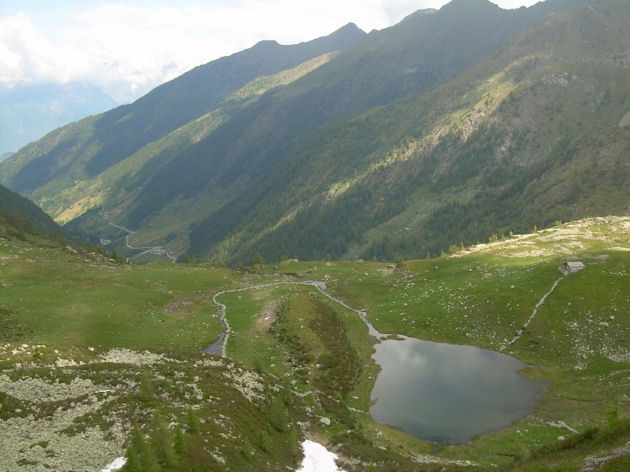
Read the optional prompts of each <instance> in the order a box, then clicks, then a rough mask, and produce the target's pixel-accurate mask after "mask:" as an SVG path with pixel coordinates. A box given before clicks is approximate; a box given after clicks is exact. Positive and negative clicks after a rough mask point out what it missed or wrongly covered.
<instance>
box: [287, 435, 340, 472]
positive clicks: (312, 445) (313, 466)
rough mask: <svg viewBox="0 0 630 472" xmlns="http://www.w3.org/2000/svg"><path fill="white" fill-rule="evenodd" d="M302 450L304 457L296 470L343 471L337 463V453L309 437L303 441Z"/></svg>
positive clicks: (313, 471) (315, 471)
mask: <svg viewBox="0 0 630 472" xmlns="http://www.w3.org/2000/svg"><path fill="white" fill-rule="evenodd" d="M302 450H303V451H304V459H303V460H302V466H301V467H300V468H299V469H298V470H297V471H296V472H343V471H342V470H341V469H339V468H338V467H337V464H336V463H335V459H337V454H334V453H332V452H330V451H329V450H328V449H326V448H325V447H324V446H322V445H321V444H319V443H316V442H314V441H310V440H308V439H307V440H306V441H304V442H303V443H302Z"/></svg>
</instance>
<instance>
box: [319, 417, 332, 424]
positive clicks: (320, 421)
mask: <svg viewBox="0 0 630 472" xmlns="http://www.w3.org/2000/svg"><path fill="white" fill-rule="evenodd" d="M319 424H320V425H322V426H330V425H331V424H332V422H331V421H330V418H326V417H325V416H322V417H321V418H320V419H319Z"/></svg>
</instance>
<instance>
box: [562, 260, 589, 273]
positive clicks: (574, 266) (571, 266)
mask: <svg viewBox="0 0 630 472" xmlns="http://www.w3.org/2000/svg"><path fill="white" fill-rule="evenodd" d="M585 267H586V266H585V265H584V263H583V262H580V261H575V262H565V263H564V265H563V266H562V268H561V269H560V270H561V271H562V273H563V274H564V275H567V274H571V273H573V272H579V271H581V270H582V269H584V268H585Z"/></svg>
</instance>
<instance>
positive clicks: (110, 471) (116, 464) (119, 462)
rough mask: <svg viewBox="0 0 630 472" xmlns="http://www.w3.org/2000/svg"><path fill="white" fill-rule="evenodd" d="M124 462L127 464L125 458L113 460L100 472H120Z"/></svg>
mask: <svg viewBox="0 0 630 472" xmlns="http://www.w3.org/2000/svg"><path fill="white" fill-rule="evenodd" d="M125 462H127V459H126V458H124V457H118V458H117V459H114V460H113V462H112V463H111V464H108V465H106V466H105V468H104V469H101V472H114V471H115V470H120V469H122V468H123V466H124V465H125Z"/></svg>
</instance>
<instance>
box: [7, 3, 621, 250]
mask: <svg viewBox="0 0 630 472" xmlns="http://www.w3.org/2000/svg"><path fill="white" fill-rule="evenodd" d="M585 3H592V2H589V1H578V2H573V1H571V2H567V1H563V0H548V1H547V2H544V3H540V4H537V5H536V6H534V7H530V8H528V9H525V8H521V9H519V10H515V11H506V10H501V9H499V8H498V7H496V6H495V5H493V4H491V3H490V2H488V1H486V0H467V1H465V0H455V1H454V2H452V3H451V4H449V5H447V6H445V7H443V8H442V9H441V10H439V11H437V12H432V11H423V12H418V13H416V14H414V15H411V16H410V17H408V18H407V19H405V20H404V21H403V22H401V23H400V24H399V25H397V26H395V27H392V28H389V29H387V30H384V31H380V32H373V33H371V34H370V35H369V37H368V38H367V39H364V38H363V36H361V33H360V32H357V31H356V28H354V27H352V26H349V27H347V28H344V29H343V30H342V31H341V32H338V33H336V34H334V35H332V36H331V37H337V36H343V37H346V36H348V35H349V36H352V38H353V39H352V40H351V41H347V38H346V41H347V42H349V43H352V44H349V46H350V45H353V46H354V47H348V48H346V50H344V51H342V52H339V53H333V52H332V48H331V47H329V48H328V53H325V54H320V55H315V54H317V53H322V52H323V51H324V50H325V49H326V48H323V47H319V48H318V49H317V51H315V52H314V48H313V47H310V46H309V47H307V46H308V45H311V43H305V45H299V46H294V47H288V46H287V47H280V46H278V45H274V44H272V43H262V44H260V45H258V46H256V47H255V48H253V49H252V50H248V51H245V52H243V53H240V54H238V55H235V56H232V57H231V58H226V59H225V61H227V62H228V63H229V64H232V65H233V66H234V67H235V68H237V67H236V66H235V65H234V64H236V63H238V64H240V62H239V61H240V60H241V59H243V60H245V59H247V61H246V62H247V64H248V66H247V67H249V68H247V67H246V69H247V74H245V73H243V74H241V75H242V76H243V77H245V76H246V78H243V79H242V80H240V76H239V77H237V78H235V77H234V74H232V75H230V72H226V66H225V64H226V63H225V61H224V60H221V61H223V62H221V61H216V62H215V63H211V64H208V65H206V66H203V67H202V68H199V69H198V70H197V69H196V70H195V71H192V72H191V73H189V74H186V75H184V76H182V77H181V78H179V79H176V80H174V81H173V82H171V83H169V84H167V85H165V86H164V87H163V88H162V87H161V88H158V89H156V90H155V91H154V92H152V93H151V94H149V95H147V96H146V97H144V98H143V99H140V100H139V101H138V102H136V104H134V105H132V106H130V107H132V108H124V107H121V108H120V109H117V110H115V111H114V112H111V113H110V114H106V115H104V116H103V117H94V118H92V119H90V120H84V121H82V122H80V123H77V124H76V125H74V126H70V127H67V128H65V129H62V130H59V131H58V132H57V133H55V134H52V135H50V136H48V137H46V139H44V140H42V141H40V142H38V143H35V144H33V145H31V146H29V147H27V148H25V149H24V150H23V151H22V152H21V153H20V154H19V155H16V156H13V157H12V158H11V159H9V160H8V161H7V162H5V163H3V164H2V165H1V166H0V172H1V173H2V177H1V178H2V182H4V183H6V184H8V185H9V186H11V187H12V188H15V189H19V190H21V191H23V192H26V193H27V194H28V195H29V196H31V197H32V198H33V199H34V200H35V201H37V202H38V203H39V204H41V205H42V206H43V207H44V208H45V209H46V210H47V211H48V212H49V213H50V214H52V215H54V217H55V218H56V219H57V220H58V221H63V222H66V221H72V223H71V226H72V227H73V228H76V229H80V230H82V231H85V232H87V233H90V234H93V235H98V236H99V237H100V238H105V239H108V240H111V241H112V242H113V244H114V245H118V247H119V248H120V247H122V246H123V245H124V244H125V239H126V238H125V236H127V234H122V233H121V232H120V231H119V230H118V229H117V228H116V227H114V226H111V223H112V220H110V218H111V219H113V220H114V221H115V222H116V224H117V225H119V226H120V225H124V226H126V227H128V228H131V229H133V230H134V231H136V232H135V233H134V236H133V238H134V240H135V241H136V242H137V243H138V244H136V245H140V244H144V245H156V244H160V245H166V246H167V247H168V248H169V249H170V250H171V251H172V252H176V253H178V254H184V253H187V252H188V253H190V254H192V255H194V256H196V257H204V258H205V257H210V258H212V259H215V260H222V261H225V262H229V263H235V262H236V261H238V260H242V261H243V262H250V261H251V259H252V258H253V255H254V254H256V253H257V252H261V253H262V254H263V255H264V256H265V257H266V258H267V259H269V260H272V259H279V258H281V257H282V256H298V257H301V258H314V257H315V258H316V257H324V256H325V255H326V254H330V255H332V256H334V257H359V256H362V257H396V256H397V255H418V254H419V253H421V254H422V255H424V253H425V252H426V251H432V252H435V251H438V252H439V250H440V249H442V248H446V247H447V246H448V245H449V244H450V243H452V242H457V241H460V240H465V241H471V240H474V239H476V238H486V237H487V236H488V235H489V234H490V233H491V232H493V231H494V230H495V228H497V227H499V228H505V230H506V231H507V229H509V228H513V229H515V230H517V229H522V228H525V227H531V225H532V224H545V223H548V222H549V221H553V220H554V219H558V218H566V217H567V214H566V213H567V211H568V210H570V211H569V216H578V215H583V214H588V213H591V212H592V213H602V212H604V213H605V212H609V211H613V210H615V211H625V210H626V208H625V207H624V208H621V207H622V206H623V205H622V204H621V202H622V201H623V200H624V198H625V195H626V194H625V193H624V190H623V187H620V186H619V182H623V181H624V178H625V177H624V176H625V174H624V172H625V170H624V167H623V159H621V158H620V157H619V156H618V155H617V156H616V157H614V158H611V160H610V162H609V164H608V166H609V168H610V169H614V170H613V171H612V172H611V173H610V175H609V177H611V176H612V175H613V174H614V175H615V179H616V180H615V182H617V183H616V184H615V185H612V188H617V189H619V190H618V191H617V193H615V192H613V194H614V195H613V198H611V199H608V198H603V195H604V193H605V190H604V189H605V187H606V186H609V187H610V186H611V182H608V181H607V180H604V181H602V182H596V183H595V184H594V185H592V186H593V188H594V190H590V189H589V191H588V192H582V193H580V192H578V195H577V197H576V198H575V199H574V200H575V201H574V202H569V200H567V198H569V197H567V195H564V194H562V192H559V191H556V189H557V188H562V185H558V184H560V183H561V182H565V183H564V186H565V187H567V186H568V184H567V182H569V183H571V185H572V182H573V181H575V175H574V174H575V173H576V172H577V170H576V169H577V167H576V164H575V162H577V161H578V160H580V159H578V160H576V159H573V158H572V156H573V154H575V153H573V154H572V155H568V154H567V155H566V158H565V161H566V162H567V163H569V164H567V165H565V166H562V165H560V164H561V163H560V162H557V164H558V166H559V167H558V169H557V171H556V173H555V174H554V173H550V172H549V168H550V167H549V166H550V165H551V162H555V161H557V159H555V161H554V159H551V158H550V156H551V155H552V154H554V155H556V154H558V153H560V152H563V151H567V146H568V144H573V145H574V149H579V150H580V152H581V153H582V154H584V155H585V156H586V154H588V156H586V157H584V156H583V157H584V159H595V158H594V157H593V154H592V153H590V149H591V148H593V147H597V145H596V144H595V142H596V141H594V138H597V139H601V140H602V142H605V141H607V140H608V139H609V138H610V136H609V134H610V133H609V131H611V130H618V134H620V135H621V137H622V138H623V136H624V131H623V129H621V130H620V129H619V128H618V127H617V126H613V127H610V126H608V125H609V124H610V121H611V120H617V123H615V125H616V124H618V120H619V119H620V118H619V117H618V115H619V113H621V110H622V108H623V102H619V100H618V98H619V97H623V96H625V94H626V93H627V91H626V89H625V87H626V83H627V80H624V78H625V74H627V69H626V68H624V67H626V66H625V65H624V64H625V63H624V60H625V59H623V58H624V57H626V56H625V55H627V49H628V48H627V44H626V42H627V33H626V32H625V29H624V28H623V27H621V26H620V23H619V19H618V18H616V17H614V15H613V16H611V14H610V12H608V10H610V9H611V8H617V10H619V12H618V13H619V14H620V17H621V18H624V17H625V16H627V15H626V13H627V12H626V9H627V8H626V5H625V4H624V3H623V2H620V3H616V2H614V1H613V0H609V1H604V2H601V4H599V3H596V4H595V6H594V7H593V8H594V9H584V10H582V12H581V13H579V14H577V13H574V14H558V15H552V16H547V17H546V19H545V20H544V21H543V22H542V23H539V26H538V27H536V28H539V29H540V28H542V30H540V31H539V30H537V29H534V30H529V31H528V32H527V33H525V34H524V36H522V37H521V38H520V39H519V40H517V41H516V42H514V43H512V45H510V46H505V47H503V49H501V50H500V51H499V52H495V53H493V54H492V55H491V56H489V57H487V58H486V59H485V60H484V62H483V63H481V64H478V65H476V66H474V67H473V68H472V69H471V70H469V71H467V72H466V73H465V74H464V75H462V76H461V77H459V78H457V79H456V77H457V76H459V75H461V74H462V73H464V72H465V71H466V69H467V68H469V67H470V66H471V65H472V64H473V63H474V62H475V61H477V60H479V59H480V58H481V57H483V56H484V55H486V54H488V53H489V52H490V51H493V50H495V49H496V48H497V47H499V46H501V45H504V44H506V43H507V42H508V41H510V40H512V39H513V38H514V37H516V36H517V35H518V34H519V33H521V32H523V31H524V30H526V28H528V27H530V26H531V25H532V24H533V23H534V22H536V21H537V20H539V19H540V18H541V17H543V16H545V15H549V14H550V12H551V13H552V12H554V11H556V10H562V9H563V8H572V7H573V8H575V7H578V6H579V5H581V4H585ZM599 10H601V11H599ZM589 14H592V15H594V16H596V17H597V18H598V19H597V21H595V22H594V23H593V24H592V25H591V23H588V25H587V26H584V25H581V24H580V21H582V20H579V18H578V16H579V15H589ZM583 21H587V22H590V19H586V20H583ZM545 28H546V29H545ZM555 28H560V29H559V30H556V29H555ZM563 32H564V33H563ZM541 33H544V34H545V35H543V36H541ZM359 36H361V37H359ZM603 37H606V38H608V39H607V41H609V42H608V43H604V42H602V41H604V40H603ZM584 40H587V41H590V42H589V43H584ZM317 41H318V40H316V42H317ZM319 41H321V40H319ZM342 42H343V41H342ZM314 43H315V42H314ZM318 44H319V43H318ZM266 48H271V49H273V50H274V51H276V52H278V51H279V50H278V48H280V49H281V50H282V54H284V53H286V52H287V51H295V50H300V51H302V52H304V50H306V49H308V50H309V51H310V53H309V54H310V55H309V54H306V53H304V54H302V53H301V54H302V55H301V56H300V57H299V59H296V60H293V59H291V60H289V59H286V58H284V59H282V61H280V60H279V59H278V60H277V61H276V62H277V64H280V62H282V64H281V65H278V66H277V68H276V69H275V74H274V73H272V72H274V70H272V71H269V70H263V69H261V67H262V66H260V64H259V63H257V62H256V60H257V58H258V57H262V56H264V55H265V54H264V52H265V50H266ZM286 48H289V49H286ZM290 48H297V49H290ZM300 48H301V49H300ZM337 49H342V48H341V47H337ZM602 51H605V52H606V53H609V54H617V55H618V56H619V58H617V59H613V58H608V59H607V57H608V56H602V55H601V54H600V53H601V52H602ZM282 54H280V56H282ZM590 55H595V57H593V59H592V60H589V61H584V60H582V57H583V56H584V57H591V56H590ZM280 56H277V55H273V54H270V56H269V57H276V58H277V57H280ZM282 57H284V56H282ZM292 57H293V58H294V56H292ZM528 58H529V59H532V60H529V59H528ZM534 58H535V60H534ZM305 59H308V60H305ZM267 60H268V59H267ZM230 61H232V62H230ZM248 61H249V62H248ZM299 61H303V62H299ZM615 61H617V62H616V63H615ZM233 63H234V64H233ZM265 63H266V62H265ZM562 64H565V65H566V66H567V67H564V65H562ZM569 65H570V67H569ZM578 65H579V66H580V67H581V68H580V70H579V71H578V70H576V71H575V75H576V77H581V76H580V75H579V74H578V72H579V73H580V74H582V75H583V78H584V80H585V81H584V83H580V85H581V86H580V87H575V86H569V81H568V79H566V77H565V75H564V74H569V72H568V70H571V74H574V72H573V69H572V68H577V67H578ZM282 67H284V68H285V69H279V70H277V69H278V68H282ZM227 69H229V68H227ZM565 69H567V70H565ZM238 70H239V71H241V72H242V70H241V69H238ZM602 70H606V71H607V72H606V73H600V72H599V71H602ZM203 71H207V72H208V75H206V76H205V77H212V80H208V84H209V85H207V87H208V88H207V89H204V90H205V91H204V90H200V89H199V84H198V83H197V82H196V80H197V79H198V78H199V76H198V75H195V74H197V73H199V74H201V73H202V72H203ZM193 72H195V74H193ZM248 74H249V75H248ZM256 74H259V75H256ZM260 74H263V76H261V75H260ZM558 74H559V75H558ZM567 77H568V76H567ZM571 77H572V75H571ZM452 79H455V80H454V81H453V82H451V83H450V84H448V85H445V86H443V87H440V88H437V89H434V90H430V89H432V88H434V87H437V86H440V85H441V84H444V83H445V82H447V81H449V80H452ZM565 79H566V80H567V87H564V86H563V85H564V83H565ZM540 83H542V84H543V85H541V86H540V87H538V89H536V88H535V87H533V85H534V84H540ZM195 84H197V88H195ZM572 85H575V84H572ZM556 86H557V87H556ZM191 87H192V89H193V90H195V91H191ZM606 89H608V94H609V95H608V99H607V100H603V101H602V103H601V104H598V105H597V110H596V113H597V117H598V119H602V120H605V121H606V123H607V126H603V127H600V128H597V127H594V126H593V124H592V123H591V122H587V123H583V124H582V126H581V127H579V126H578V125H577V123H575V121H576V120H575V117H576V115H575V113H576V112H577V111H578V110H579V112H580V113H583V112H584V111H585V110H590V108H592V106H594V105H593V103H594V102H593V100H591V98H592V97H590V96H589V94H591V93H594V92H593V90H599V91H600V92H605V90H606ZM197 90H199V94H197ZM427 90H429V91H428V92H426V91H427ZM531 90H535V91H536V95H534V92H532V93H529V92H527V91H531ZM423 91H425V92H426V93H423V94H419V92H423ZM612 93H615V96H612V95H610V94H612ZM508 97H509V100H508ZM604 98H605V97H604ZM401 99H402V101H395V100H401ZM573 100H578V103H577V104H576V103H573V102H572V101H573ZM589 100H590V101H589ZM582 102H584V103H582ZM569 103H571V106H567V105H568V104H569ZM510 104H511V106H512V108H510V106H508V105H510ZM552 104H554V105H553V106H554V107H556V108H551V107H552ZM377 106H382V108H375V107H377ZM558 107H559V108H558ZM563 107H564V108H563ZM366 110H370V111H368V112H367V113H365V112H366ZM594 113H595V111H594ZM516 114H519V116H518V117H517V116H516ZM542 115H545V116H547V117H549V123H543V122H541V120H539V117H540V116H542ZM622 116H623V115H622ZM191 119H192V120H193V121H191ZM340 120H341V121H340ZM526 129H529V131H527V132H528V133H529V134H525V133H526ZM545 133H546V135H545ZM543 135H545V136H546V137H544V138H543ZM578 137H579V138H580V139H581V141H579V140H578ZM560 138H564V141H562V140H561V139H560ZM614 139H617V138H616V137H615V138H614ZM622 141H623V139H622ZM584 143H586V144H587V145H588V146H587V147H584ZM517 144H518V146H521V147H520V148H519V147H518V146H517ZM532 146H533V147H532ZM549 146H552V147H551V148H549ZM554 146H555V147H554ZM624 146H625V145H624V144H623V143H622V144H621V147H622V148H624ZM598 149H599V148H598ZM547 151H548V152H547ZM599 151H601V149H599ZM599 151H597V152H596V153H595V154H597V153H598V152H599ZM569 152H572V151H569ZM602 152H604V151H602ZM584 159H581V160H580V162H584ZM619 166H621V172H617V168H618V167H619ZM569 168H570V169H572V170H570V171H568V170H567V169H569ZM543 174H544V176H545V177H544V180H545V181H546V182H547V184H546V185H548V187H549V188H551V189H552V190H551V191H549V192H547V193H546V194H545V198H544V199H542V197H536V198H537V200H536V201H532V200H531V199H532V198H534V197H535V195H534V194H533V193H532V192H531V189H530V190H528V192H529V193H527V192H526V193H523V188H526V189H527V188H529V187H528V185H529V184H531V182H532V181H534V180H535V179H538V178H539V177H541V176H542V175H543ZM590 174H591V173H590V172H588V171H586V172H582V174H580V175H590ZM516 177H518V178H517V179H515V178H516ZM608 180H610V179H608ZM508 182H511V183H510V185H511V187H509V188H508V186H507V183H508ZM613 183H614V182H613ZM585 185H590V184H585ZM519 186H520V187H519ZM519 189H520V190H519ZM606 191H607V190H606ZM501 192H504V194H501ZM505 192H508V193H509V195H508V194H505ZM587 194H588V195H587ZM587 197H588V199H590V200H591V203H589V204H591V207H590V208H587V203H586V199H587ZM528 199H529V200H528ZM543 200H544V202H543ZM565 200H566V201H565ZM563 202H564V203H563ZM499 203H501V204H503V203H507V205H506V206H505V207H504V208H503V210H502V213H495V211H494V210H495V209H496V208H497V207H498V206H499ZM89 209H94V210H93V211H87V210H89ZM99 209H104V210H106V212H105V213H104V212H102V211H99ZM86 211H87V212H86ZM104 215H106V218H103V216H104ZM515 222H518V224H516V223H515ZM189 234H190V237H189Z"/></svg>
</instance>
